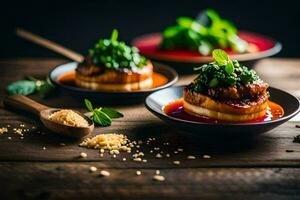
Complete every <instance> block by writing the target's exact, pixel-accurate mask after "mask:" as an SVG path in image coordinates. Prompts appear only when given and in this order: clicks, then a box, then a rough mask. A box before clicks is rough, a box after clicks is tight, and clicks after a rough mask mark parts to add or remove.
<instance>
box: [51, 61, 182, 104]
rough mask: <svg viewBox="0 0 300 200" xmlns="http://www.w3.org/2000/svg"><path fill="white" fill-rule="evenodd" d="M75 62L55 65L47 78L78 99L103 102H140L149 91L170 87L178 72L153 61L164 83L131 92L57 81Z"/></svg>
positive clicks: (72, 68) (72, 67) (74, 66)
mask: <svg viewBox="0 0 300 200" xmlns="http://www.w3.org/2000/svg"><path fill="white" fill-rule="evenodd" d="M77 64H78V63H76V62H71V63H66V64H62V65H59V66H57V67H55V68H54V69H53V70H52V71H51V72H50V73H49V78H50V80H51V82H52V83H53V84H54V85H55V86H56V87H57V88H58V89H59V90H60V91H61V92H63V93H64V94H70V95H72V96H74V97H76V98H78V99H83V98H89V99H91V100H92V101H94V102H104V103H106V104H114V103H118V104H126V103H135V102H141V101H143V100H144V98H145V97H146V96H147V95H149V94H150V93H152V92H154V91H157V90H160V89H164V88H167V87H170V86H172V85H173V84H175V83H176V82H177V80H178V74H177V72H176V71H175V70H174V69H172V68H170V67H168V66H166V65H163V64H160V63H156V62H154V63H153V67H154V68H153V69H154V72H158V73H160V74H162V75H164V76H165V77H167V78H168V82H167V83H166V84H164V85H162V86H159V87H156V88H151V89H146V90H139V91H131V92H127V91H124V92H115V91H102V90H90V89H84V88H79V87H75V86H68V85H64V84H61V83H60V82H59V81H58V79H59V77H60V76H61V75H63V74H65V73H68V72H73V71H74V70H75V68H76V66H77Z"/></svg>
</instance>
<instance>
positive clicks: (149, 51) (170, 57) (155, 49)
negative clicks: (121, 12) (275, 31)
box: [132, 31, 281, 63]
mask: <svg viewBox="0 0 300 200" xmlns="http://www.w3.org/2000/svg"><path fill="white" fill-rule="evenodd" d="M238 35H239V36H240V37H241V38H242V39H244V40H246V41H247V42H248V43H250V44H252V45H254V46H255V47H256V48H257V50H258V51H256V52H254V53H244V54H235V53H234V52H232V51H230V50H226V49H225V50H226V51H227V52H228V54H230V55H231V58H233V59H236V60H239V61H250V60H257V59H261V58H266V57H269V56H272V55H275V54H276V53H278V52H279V51H280V50H281V44H280V43H279V42H277V41H275V40H273V39H270V38H268V37H265V36H262V35H259V34H256V33H250V32H246V31H240V32H239V34H238ZM161 40H162V36H161V34H160V33H150V34H147V35H143V36H140V37H138V38H136V39H134V40H133V42H132V45H133V46H136V47H137V48H138V49H139V50H140V52H141V54H143V55H145V56H146V57H148V58H152V59H155V60H162V61H173V62H185V63H206V62H210V61H212V58H211V56H201V55H200V54H199V53H197V52H192V51H186V50H160V49H159V44H160V42H161Z"/></svg>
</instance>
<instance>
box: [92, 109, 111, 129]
mask: <svg viewBox="0 0 300 200" xmlns="http://www.w3.org/2000/svg"><path fill="white" fill-rule="evenodd" d="M93 121H94V122H96V123H97V124H99V125H101V126H110V125H111V122H112V121H111V118H110V117H109V116H108V115H107V114H105V113H104V112H102V111H101V110H98V109H95V110H94V111H93Z"/></svg>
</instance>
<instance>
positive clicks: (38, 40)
mask: <svg viewBox="0 0 300 200" xmlns="http://www.w3.org/2000/svg"><path fill="white" fill-rule="evenodd" d="M16 34H17V36H19V37H21V38H24V39H26V40H29V41H31V42H33V43H35V44H38V45H41V46H43V47H46V48H47V49H50V50H52V51H54V52H56V53H59V54H61V55H63V56H65V57H67V58H69V59H71V60H74V61H76V62H79V63H80V62H82V61H83V60H84V56H83V55H81V54H79V53H76V52H75V51H72V50H70V49H68V48H66V47H63V46H62V45H60V44H57V43H55V42H52V41H50V40H48V39H45V38H43V37H41V36H38V35H36V34H33V33H31V32H29V31H25V30H23V29H20V28H17V29H16Z"/></svg>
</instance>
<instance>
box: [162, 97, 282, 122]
mask: <svg viewBox="0 0 300 200" xmlns="http://www.w3.org/2000/svg"><path fill="white" fill-rule="evenodd" d="M268 105H269V106H268V108H267V113H266V115H265V116H263V117H260V118H258V119H254V120H249V121H243V122H228V121H223V120H217V119H212V118H209V117H205V116H203V117H197V116H194V115H191V114H188V113H187V112H185V111H184V109H183V99H182V98H181V99H178V100H176V101H173V102H171V103H169V104H167V105H166V106H164V107H163V111H164V112H165V113H166V114H167V115H169V116H171V117H174V118H178V119H183V120H187V121H194V122H204V123H213V124H218V123H258V122H265V121H270V120H274V119H278V118H281V117H282V116H283V114H284V110H283V108H282V107H281V106H280V105H278V104H276V103H275V102H273V101H268Z"/></svg>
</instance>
